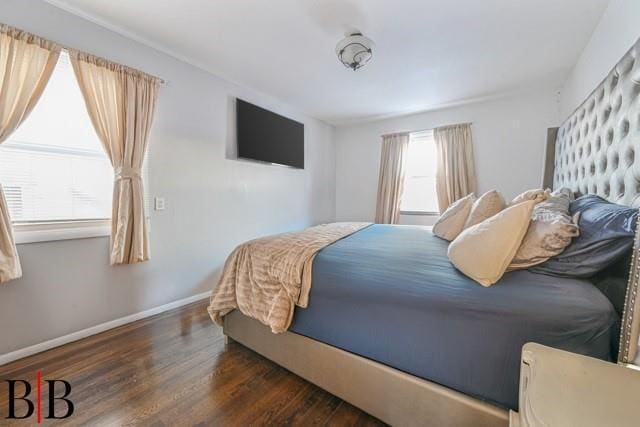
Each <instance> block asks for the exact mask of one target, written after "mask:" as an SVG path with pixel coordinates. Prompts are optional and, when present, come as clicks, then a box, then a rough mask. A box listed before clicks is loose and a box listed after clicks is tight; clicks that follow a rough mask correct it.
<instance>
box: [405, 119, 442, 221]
mask: <svg viewBox="0 0 640 427" xmlns="http://www.w3.org/2000/svg"><path fill="white" fill-rule="evenodd" d="M436 156H437V153H436V144H435V141H434V139H433V131H424V132H415V133H412V134H411V135H410V139H409V153H408V156H407V163H406V173H405V181H404V192H403V193H402V200H401V203H400V211H401V212H402V213H405V214H421V213H437V212H438V198H437V197H436Z"/></svg>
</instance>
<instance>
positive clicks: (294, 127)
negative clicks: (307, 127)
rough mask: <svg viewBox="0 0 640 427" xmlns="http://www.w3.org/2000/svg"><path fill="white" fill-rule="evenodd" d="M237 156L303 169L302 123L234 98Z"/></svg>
mask: <svg viewBox="0 0 640 427" xmlns="http://www.w3.org/2000/svg"><path fill="white" fill-rule="evenodd" d="M236 120H237V135H238V157H239V158H242V159H251V160H258V161H261V162H268V163H276V164H279V165H286V166H292V167H294V168H300V169H304V125H303V124H302V123H298V122H296V121H294V120H291V119H288V118H286V117H283V116H281V115H279V114H276V113H273V112H271V111H269V110H265V109H264V108H260V107H258V106H256V105H253V104H249V103H248V102H246V101H243V100H241V99H237V100H236Z"/></svg>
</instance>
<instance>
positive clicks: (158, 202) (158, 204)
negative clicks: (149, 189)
mask: <svg viewBox="0 0 640 427" xmlns="http://www.w3.org/2000/svg"><path fill="white" fill-rule="evenodd" d="M153 201H154V208H155V210H157V211H163V210H165V208H166V203H165V199H164V197H155V198H154V199H153Z"/></svg>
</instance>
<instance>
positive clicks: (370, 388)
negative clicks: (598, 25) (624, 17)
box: [224, 40, 640, 427]
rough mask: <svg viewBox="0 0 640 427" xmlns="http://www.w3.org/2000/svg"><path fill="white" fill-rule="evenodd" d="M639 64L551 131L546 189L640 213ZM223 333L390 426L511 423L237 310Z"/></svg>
mask: <svg viewBox="0 0 640 427" xmlns="http://www.w3.org/2000/svg"><path fill="white" fill-rule="evenodd" d="M636 58H638V59H640V40H639V41H638V42H636V43H635V45H634V46H633V47H632V48H631V49H630V50H629V51H628V52H627V53H626V54H625V56H624V57H623V58H622V59H621V60H620V62H619V63H618V64H617V65H616V66H615V67H614V69H613V70H612V71H611V72H610V73H609V75H608V76H607V78H606V79H605V80H604V81H603V82H602V83H601V84H600V85H598V87H597V88H596V89H595V90H594V91H593V92H592V93H591V94H590V95H589V97H588V98H587V100H586V101H585V102H584V103H583V104H582V105H580V106H579V107H578V108H577V109H576V110H575V111H574V112H573V113H572V114H571V116H570V117H569V118H568V119H567V120H566V121H565V122H564V123H563V125H562V126H561V127H560V128H556V129H549V131H548V135H547V137H548V140H547V151H546V154H545V170H544V174H543V180H544V183H543V184H544V186H545V187H553V188H560V187H569V188H571V189H572V190H574V191H575V192H577V193H580V194H597V195H599V196H601V197H603V198H605V199H607V200H610V201H612V202H615V203H620V204H624V205H629V206H634V207H639V206H640V60H638V61H637V60H636ZM636 152H637V153H638V156H636V155H635V153H636ZM523 190H524V189H523ZM638 229H639V230H640V227H638ZM639 236H640V234H637V235H636V240H635V246H634V252H633V257H632V263H631V266H630V273H629V283H628V286H627V294H626V301H625V310H624V314H623V319H622V327H621V333H620V353H619V357H618V360H619V362H620V363H622V364H626V363H631V362H632V361H634V359H635V358H636V354H637V346H638V333H639V331H640V303H638V302H637V294H638V283H639V282H640V255H639V252H640V251H639V248H640V238H639ZM224 333H225V335H226V336H227V337H229V338H232V339H234V340H235V341H237V342H239V343H241V344H242V345H244V346H246V347H248V348H250V349H252V350H254V351H256V352H257V353H259V354H261V355H262V356H264V357H266V358H268V359H271V360H272V361H274V362H276V363H277V364H279V365H281V366H283V367H285V368H286V369H288V370H290V371H291V372H293V373H295V374H297V375H299V376H301V377H302V378H304V379H306V380H308V381H310V382H312V383H314V384H316V385H318V386H319V387H321V388H323V389H325V390H327V391H328V392H330V393H332V394H334V395H336V396H338V397H340V398H342V399H344V400H346V401H347V402H349V403H351V404H353V405H354V406H357V407H359V408H361V409H362V410H364V411H366V412H368V413H370V414H371V415H374V416H375V417H377V418H379V419H380V420H382V421H384V422H386V423H389V424H392V425H403V426H405V425H406V426H411V425H420V426H438V427H440V426H474V427H484V426H487V427H488V426H507V425H508V422H509V421H508V413H507V410H506V409H503V408H500V407H497V406H494V405H491V404H489V403H487V402H484V401H481V400H479V399H476V398H474V397H471V396H467V395H465V394H463V393H460V392H457V391H454V390H452V389H449V388H447V387H443V386H441V385H439V384H436V383H433V382H431V381H427V380H424V379H421V378H418V377H415V376H412V375H409V374H406V373H404V372H401V371H399V370H397V369H393V368H390V367H388V366H386V365H383V364H380V363H377V362H374V361H371V360H369V359H366V358H363V357H360V356H357V355H355V354H352V353H349V352H346V351H343V350H340V349H338V348H335V347H332V346H330V345H326V344H323V343H321V342H318V341H315V340H313V339H310V338H306V337H304V336H301V335H298V334H295V333H292V332H285V333H283V334H278V335H275V334H272V333H271V332H270V330H269V329H268V328H267V327H266V326H264V325H262V324H260V323H259V322H258V321H256V320H253V319H250V318H248V317H246V316H244V315H243V314H242V313H240V312H239V311H238V310H235V311H234V312H232V313H230V314H228V315H227V316H225V318H224ZM636 361H638V360H637V359H636Z"/></svg>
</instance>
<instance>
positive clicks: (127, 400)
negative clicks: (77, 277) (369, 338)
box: [0, 301, 383, 427]
mask: <svg viewBox="0 0 640 427" xmlns="http://www.w3.org/2000/svg"><path fill="white" fill-rule="evenodd" d="M38 370H41V371H42V375H43V377H44V378H45V379H64V380H66V381H69V382H70V383H71V385H72V391H71V396H70V398H71V400H72V401H73V402H74V405H75V413H74V415H73V416H72V417H71V418H68V419H66V420H47V419H45V420H43V421H44V422H43V424H42V425H45V426H48V425H69V426H123V425H127V426H138V425H144V426H156V427H165V426H172V427H173V426H211V425H225V426H227V425H228V426H236V425H237V426H247V425H252V426H263V425H264V426H266V425H268V426H274V425H275V426H279V425H293V426H297V425H300V426H315V425H332V426H378V425H383V424H382V423H381V422H380V421H379V420H377V419H375V418H373V417H371V416H369V415H368V414H366V413H364V412H362V411H360V410H359V409H357V408H355V407H353V406H351V405H349V404H348V403H346V402H343V401H342V400H340V399H339V398H337V397H335V396H333V395H331V394H329V393H327V392H325V391H323V390H321V389H319V388H318V387H316V386H314V385H313V384H311V383H309V382H307V381H305V380H303V379H302V378H300V377H298V376H296V375H294V374H292V373H290V372H288V371H287V370H286V369H284V368H282V367H280V366H278V365H276V364H274V363H273V362H271V361H269V360H267V359H265V358H263V357H261V356H260V355H258V354H257V353H254V352H253V351H251V350H249V349H247V348H245V347H243V346H242V345H240V344H238V343H236V342H233V341H232V342H230V343H229V344H225V343H224V340H223V336H222V331H221V329H220V328H219V327H217V326H215V325H213V323H212V322H211V320H210V319H209V316H208V314H207V312H206V302H205V301H202V302H197V303H194V304H191V305H188V306H186V307H183V308H180V309H176V310H172V311H169V312H166V313H162V314H159V315H157V316H153V317H150V318H147V319H143V320H140V321H137V322H134V323H130V324H127V325H124V326H121V327H119V328H115V329H112V330H109V331H106V332H103V333H101V334H98V335H94V336H92V337H88V338H85V339H82V340H80V341H76V342H73V343H70V344H66V345H64V346H61V347H57V348H54V349H51V350H49V351H45V352H42V353H39V354H36V355H33V356H30V357H27V358H24V359H21V360H18V361H15V362H12V363H10V364H7V365H4V366H0V381H2V380H6V379H25V380H28V381H30V382H31V383H32V385H34V386H35V378H36V372H37V371H38ZM19 390H21V388H19ZM7 402H8V388H7V386H6V383H4V381H2V382H1V383H0V425H2V426H5V425H7V426H13V425H16V426H24V425H32V424H34V423H35V417H33V418H31V419H29V420H28V421H13V420H7V419H5V418H4V417H5V416H6V408H7ZM25 407H26V404H24V402H18V404H17V405H16V408H17V410H18V412H20V411H23V410H24V409H25ZM56 409H57V413H61V412H63V409H64V408H56ZM47 411H48V407H47V404H46V399H44V400H43V414H44V415H46V414H47Z"/></svg>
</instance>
